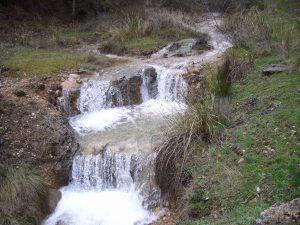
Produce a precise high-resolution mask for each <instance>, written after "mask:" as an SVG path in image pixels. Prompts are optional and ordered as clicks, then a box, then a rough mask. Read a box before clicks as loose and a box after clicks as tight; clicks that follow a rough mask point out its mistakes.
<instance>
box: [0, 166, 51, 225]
mask: <svg viewBox="0 0 300 225" xmlns="http://www.w3.org/2000/svg"><path fill="white" fill-rule="evenodd" d="M0 180H1V182H0V224H1V225H28V224H33V225H34V224H36V225H38V224H40V223H41V221H42V219H43V217H44V216H45V214H46V213H47V212H48V208H47V204H45V202H46V200H47V195H48V186H47V184H46V183H45V181H44V180H43V179H42V178H41V177H40V176H38V175H37V174H36V173H34V172H32V171H31V170H30V169H29V168H27V167H25V166H17V167H14V166H8V165H4V164H0Z"/></svg>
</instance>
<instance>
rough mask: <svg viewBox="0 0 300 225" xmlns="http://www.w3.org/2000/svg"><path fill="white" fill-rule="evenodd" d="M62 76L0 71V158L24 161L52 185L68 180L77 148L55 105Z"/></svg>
mask: <svg viewBox="0 0 300 225" xmlns="http://www.w3.org/2000/svg"><path fill="white" fill-rule="evenodd" d="M64 77H65V76H64V75H63V74H62V75H57V76H51V77H50V76H49V77H46V78H45V79H43V80H36V79H31V78H27V77H22V78H17V77H11V74H9V73H5V72H4V73H1V74H0V152H1V154H0V161H1V162H7V163H9V164H15V165H20V164H27V165H29V166H30V167H31V168H32V169H34V170H36V171H37V172H39V173H40V174H41V175H42V177H44V178H45V179H46V180H47V182H48V183H49V184H50V185H51V186H53V187H55V188H56V187H59V186H61V185H64V184H66V183H67V182H68V179H69V171H70V168H71V165H72V158H73V155H74V154H75V152H76V150H77V144H76V143H75V141H74V137H73V132H72V130H71V128H70V127H69V126H68V123H67V120H66V118H64V116H62V115H61V113H60V111H59V110H58V107H57V105H56V98H57V97H59V96H60V95H61V87H60V83H61V81H63V80H64V79H65V78H64Z"/></svg>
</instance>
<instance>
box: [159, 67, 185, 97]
mask: <svg viewBox="0 0 300 225" xmlns="http://www.w3.org/2000/svg"><path fill="white" fill-rule="evenodd" d="M156 70H157V71H158V74H159V76H158V98H159V99H164V100H167V101H177V102H184V101H185V97H186V95H187V90H188V85H187V83H186V81H185V80H184V78H183V77H182V74H183V73H184V71H185V70H183V69H181V68H179V69H178V68H176V67H175V68H174V67H173V68H168V69H166V68H163V67H156Z"/></svg>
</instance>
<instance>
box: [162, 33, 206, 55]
mask: <svg viewBox="0 0 300 225" xmlns="http://www.w3.org/2000/svg"><path fill="white" fill-rule="evenodd" d="M208 40H209V37H208V35H206V34H202V35H201V36H200V37H199V38H191V39H184V40H181V41H178V42H175V43H173V44H171V45H170V46H169V48H168V49H167V50H168V52H167V53H166V54H165V55H164V56H165V57H171V56H177V57H185V56H189V55H193V54H197V53H199V51H203V50H206V49H209V48H210V47H209V45H208Z"/></svg>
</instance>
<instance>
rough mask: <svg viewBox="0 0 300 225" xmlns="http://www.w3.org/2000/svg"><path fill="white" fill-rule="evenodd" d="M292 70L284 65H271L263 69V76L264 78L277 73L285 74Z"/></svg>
mask: <svg viewBox="0 0 300 225" xmlns="http://www.w3.org/2000/svg"><path fill="white" fill-rule="evenodd" d="M289 70H290V67H289V66H288V65H284V64H270V65H267V66H265V67H264V68H263V70H262V74H263V75H264V76H269V75H272V74H275V73H283V72H287V71H289Z"/></svg>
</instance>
